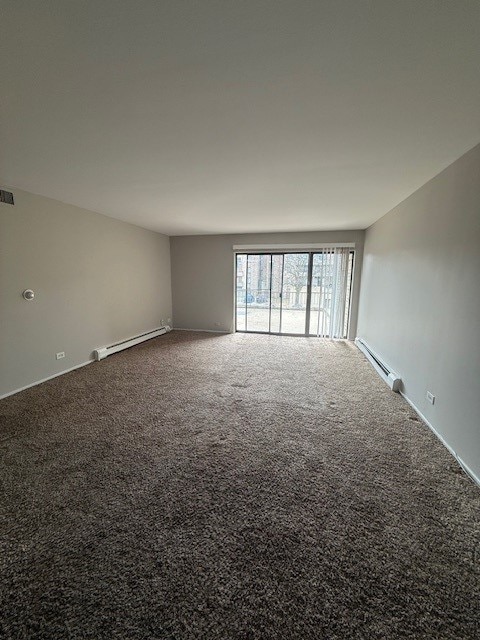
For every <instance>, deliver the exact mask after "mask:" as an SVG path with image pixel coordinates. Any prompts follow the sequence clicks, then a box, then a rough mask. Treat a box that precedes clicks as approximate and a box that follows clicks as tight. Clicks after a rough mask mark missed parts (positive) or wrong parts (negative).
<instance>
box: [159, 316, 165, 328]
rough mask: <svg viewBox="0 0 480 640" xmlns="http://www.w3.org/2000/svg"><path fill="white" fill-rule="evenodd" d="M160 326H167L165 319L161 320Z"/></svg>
mask: <svg viewBox="0 0 480 640" xmlns="http://www.w3.org/2000/svg"><path fill="white" fill-rule="evenodd" d="M160 326H161V327H164V326H165V320H164V319H163V318H162V319H161V320H160Z"/></svg>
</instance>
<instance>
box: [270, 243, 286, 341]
mask: <svg viewBox="0 0 480 640" xmlns="http://www.w3.org/2000/svg"><path fill="white" fill-rule="evenodd" d="M282 282H283V255H282V254H276V253H273V254H272V293H271V307H270V331H271V333H281V331H282Z"/></svg>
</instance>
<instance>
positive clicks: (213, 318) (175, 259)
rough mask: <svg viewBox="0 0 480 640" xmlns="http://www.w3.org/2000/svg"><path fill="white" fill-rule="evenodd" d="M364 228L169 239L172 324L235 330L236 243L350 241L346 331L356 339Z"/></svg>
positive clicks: (186, 327)
mask: <svg viewBox="0 0 480 640" xmlns="http://www.w3.org/2000/svg"><path fill="white" fill-rule="evenodd" d="M363 241H364V231H311V232H305V233H256V234H233V235H207V236H176V237H172V238H170V248H171V256H172V295H173V313H174V325H175V327H176V328H182V329H203V330H205V329H206V330H213V331H215V330H217V331H218V330H221V331H233V330H234V321H233V313H234V295H233V290H234V253H233V245H237V244H240V245H241V244H255V245H268V244H277V243H279V244H309V243H311V244H316V243H321V242H354V243H355V250H356V256H355V260H356V262H355V270H354V282H353V295H352V310H351V321H350V329H351V336H350V337H352V338H354V337H355V335H356V334H355V331H356V326H357V325H356V323H357V307H358V296H359V289H360V273H361V265H362V256H363Z"/></svg>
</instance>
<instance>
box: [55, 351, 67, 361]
mask: <svg viewBox="0 0 480 640" xmlns="http://www.w3.org/2000/svg"><path fill="white" fill-rule="evenodd" d="M64 357H65V351H59V352H58V353H56V354H55V358H56V359H57V360H61V359H62V358H64Z"/></svg>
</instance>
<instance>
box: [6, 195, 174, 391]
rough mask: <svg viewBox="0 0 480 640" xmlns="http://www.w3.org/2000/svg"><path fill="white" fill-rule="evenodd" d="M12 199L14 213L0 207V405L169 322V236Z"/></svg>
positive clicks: (51, 204)
mask: <svg viewBox="0 0 480 640" xmlns="http://www.w3.org/2000/svg"><path fill="white" fill-rule="evenodd" d="M11 190H12V191H13V192H14V195H15V206H10V205H7V204H0V293H1V301H0V305H1V306H0V325H1V328H0V396H1V395H3V394H6V393H9V392H11V391H13V390H15V389H18V388H21V387H23V386H26V385H29V384H32V383H34V382H36V381H38V380H41V379H43V378H46V377H48V376H51V375H54V374H56V373H58V372H60V371H62V370H65V369H68V368H70V367H73V366H76V365H78V364H81V363H83V362H86V361H87V360H89V359H90V358H91V357H92V351H93V349H95V348H97V347H100V346H104V345H107V344H111V343H113V342H117V341H120V340H123V339H125V338H128V337H130V336H133V335H137V334H139V333H142V332H146V331H148V330H150V329H153V328H155V327H158V326H159V325H160V320H161V319H166V318H168V317H170V316H171V314H172V306H171V282H170V250H169V239H168V237H167V236H164V235H161V234H158V233H155V232H153V231H146V230H144V229H141V228H139V227H135V226H133V225H130V224H127V223H124V222H119V221H118V220H114V219H113V218H108V217H106V216H103V215H100V214H97V213H92V212H91V211H86V210H84V209H79V208H77V207H73V206H70V205H66V204H63V203H61V202H58V201H56V200H50V199H48V198H44V197H41V196H36V195H33V194H31V193H27V192H25V191H21V190H19V189H11ZM27 288H29V289H33V290H34V291H35V299H34V300H33V301H32V302H26V301H25V300H24V299H23V298H22V295H21V294H22V291H23V290H24V289H27ZM59 351H65V353H66V357H65V358H64V359H62V360H58V361H57V360H56V359H55V354H56V353H57V352H59Z"/></svg>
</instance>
